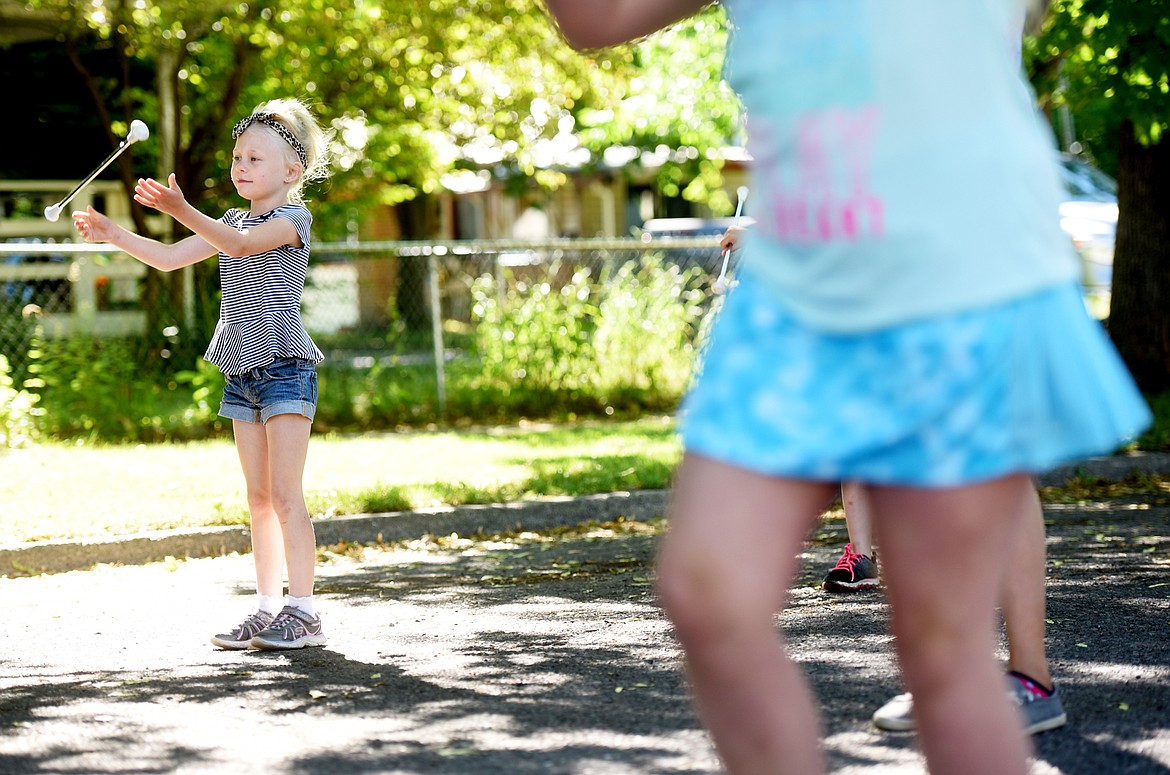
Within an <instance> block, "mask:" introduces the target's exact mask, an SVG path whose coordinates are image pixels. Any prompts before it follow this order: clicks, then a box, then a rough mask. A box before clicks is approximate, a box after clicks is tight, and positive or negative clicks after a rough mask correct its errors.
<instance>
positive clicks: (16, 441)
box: [0, 355, 37, 448]
mask: <svg viewBox="0 0 1170 775" xmlns="http://www.w3.org/2000/svg"><path fill="white" fill-rule="evenodd" d="M36 402H37V396H36V395H34V394H32V393H30V392H28V391H27V390H23V389H17V388H16V383H15V381H14V380H13V379H12V375H11V372H10V367H9V365H8V359H7V358H5V357H4V356H3V355H0V447H7V448H12V447H20V446H23V445H24V444H25V443H27V442H28V441H30V440H32V439H33V438H34V437H35V435H36V424H35V422H34V419H35V418H34V414H35V409H34V407H35V406H36Z"/></svg>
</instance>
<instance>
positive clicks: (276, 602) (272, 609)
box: [256, 594, 284, 616]
mask: <svg viewBox="0 0 1170 775" xmlns="http://www.w3.org/2000/svg"><path fill="white" fill-rule="evenodd" d="M256 605H257V607H259V608H260V610H261V611H263V612H264V613H266V614H272V615H273V616H276V615H277V614H278V613H280V609H282V608H284V597H283V596H280V597H277V596H276V595H259V594H258V595H256Z"/></svg>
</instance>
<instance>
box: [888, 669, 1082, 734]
mask: <svg viewBox="0 0 1170 775" xmlns="http://www.w3.org/2000/svg"><path fill="white" fill-rule="evenodd" d="M1007 682H1008V694H1009V695H1010V696H1011V698H1012V701H1013V702H1015V703H1016V705H1018V706H1019V708H1020V713H1022V714H1023V717H1024V732H1025V733H1026V734H1029V735H1035V734H1038V733H1040V732H1047V731H1048V730H1050V729H1056V728H1057V727H1062V726H1064V725H1065V723H1066V722H1067V721H1068V716H1066V715H1065V713H1064V706H1063V705H1062V704H1061V702H1060V690H1059V689H1056V688H1055V687H1054V688H1053V690H1052V694H1050V695H1048V696H1047V697H1045V696H1043V695H1041V694H1037V693H1036V692H1034V691H1032V690H1031V689H1030V688H1029V687H1028V684H1030V683H1031V680H1030V679H1027V678H1025V677H1023V676H1020V675H1018V674H1016V673H1009V674H1008V676H1007ZM873 725H874V726H875V727H877V728H878V729H884V730H886V731H887V732H907V731H909V730H912V729H914V726H915V725H914V698H913V697H911V696H910V693H909V692H904V693H902V694H899V695H898V696H896V697H894V698H893V699H891V700H890V701H889V702H887V703H886V704H885V705H883V706H881V707H880V708H878V709H877V710H876V711H874V714H873Z"/></svg>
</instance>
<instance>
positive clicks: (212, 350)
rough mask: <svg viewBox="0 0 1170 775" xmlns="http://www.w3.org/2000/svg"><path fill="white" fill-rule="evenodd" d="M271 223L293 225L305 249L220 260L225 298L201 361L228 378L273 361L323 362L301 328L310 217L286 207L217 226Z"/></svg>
mask: <svg viewBox="0 0 1170 775" xmlns="http://www.w3.org/2000/svg"><path fill="white" fill-rule="evenodd" d="M273 218H287V219H288V220H290V221H292V223H293V225H294V226H296V229H297V234H299V235H300V237H301V243H302V245H303V247H299V248H297V247H293V246H292V245H282V246H281V247H279V248H276V249H274V250H269V251H267V252H265V253H259V254H257V255H254V256H225V255H224V254H223V253H220V254H219V280H220V284H221V287H222V291H223V297H222V298H221V300H220V306H219V322H218V323H217V324H216V326H215V334H214V335H213V336H212V337H211V344H209V345H208V346H207V352H206V353H205V354H204V356H203V357H204V358H205V359H207V360H208V361H210V362H211V363H214V364H215V365H216V366H218V367H219V369H220V371H222V372H223V373H224V374H225V375H227V376H232V375H235V374H242V373H244V372H245V371H249V370H251V369H255V368H258V367H260V366H267V365H268V364H269V363H272V361H273V360H274V359H276V358H303V359H304V360H307V361H312V362H313V363H320V362H321V361H322V360H324V358H325V356H323V355H322V354H321V351H320V350H318V349H317V345H315V344H313V340H312V339H310V338H309V333H308V332H307V331H305V325H304V323H303V322H301V293H302V292H303V291H304V289H305V275H306V274H307V273H308V271H309V227H310V226H311V225H312V223H313V216H312V215H311V214H310V213H309V211H308V210H307V209H305V208H304V207H303V206H301V205H295V204H284V205H281V206H280V207H277V208H276V209H275V210H272V211H271V212H267V213H265V214H263V215H260V216H256V217H252V216H251V214H249V213H247V212H245V211H243V210H239V209H237V208H232V209H231V210H228V211H227V212H226V213H224V214H223V217H222V218H220V220H221V221H223V222H224V223H226V224H227V225H229V226H232V227H233V228H236V229H238V230H240V231H246V230H247V229H251V228H255V227H256V226H259V225H260V224H262V223H266V222H267V221H270V220H272V219H273Z"/></svg>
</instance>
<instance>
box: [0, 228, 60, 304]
mask: <svg viewBox="0 0 1170 775" xmlns="http://www.w3.org/2000/svg"><path fill="white" fill-rule="evenodd" d="M13 241H14V242H37V240H23V239H18V240H13ZM0 262H2V263H4V264H6V265H9V266H28V265H33V264H68V263H69V258H68V257H67V256H65V255H64V254H61V253H51V254H44V253H28V254H22V253H11V254H5V255H3V256H0ZM0 304H3V306H5V307H8V308H13V309H22V308H24V307H25V306H27V305H29V304H33V305H36V306H37V307H40V308H41V309H42V310H43V311H45V312H68V311H69V310H70V309H72V306H73V292H72V289H71V288H70V285H69V281H68V280H67V279H64V278H41V279H27V280H26V279H21V280H8V281H7V282H5V281H0Z"/></svg>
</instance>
